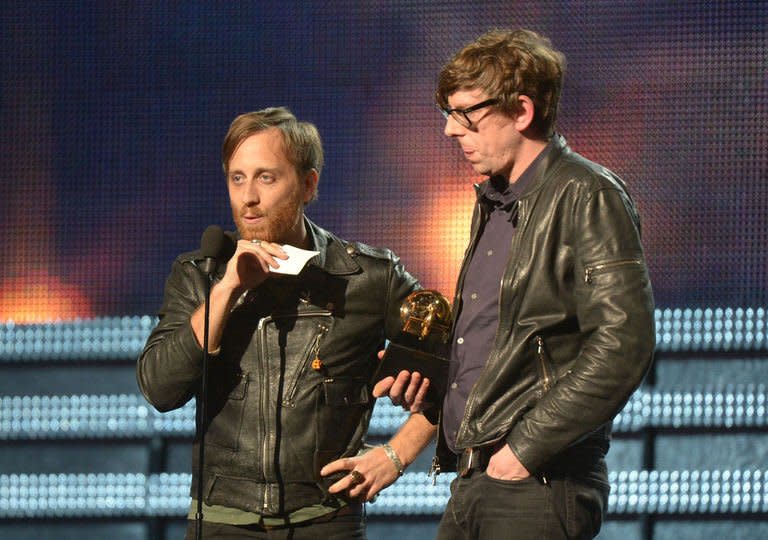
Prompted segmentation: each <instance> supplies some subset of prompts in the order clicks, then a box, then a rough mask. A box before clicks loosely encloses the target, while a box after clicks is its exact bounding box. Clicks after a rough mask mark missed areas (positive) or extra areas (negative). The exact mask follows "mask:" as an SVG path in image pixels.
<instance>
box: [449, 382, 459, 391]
mask: <svg viewBox="0 0 768 540" xmlns="http://www.w3.org/2000/svg"><path fill="white" fill-rule="evenodd" d="M458 387H459V385H458V384H456V383H451V388H453V389H454V390H456V389H457V388H458Z"/></svg>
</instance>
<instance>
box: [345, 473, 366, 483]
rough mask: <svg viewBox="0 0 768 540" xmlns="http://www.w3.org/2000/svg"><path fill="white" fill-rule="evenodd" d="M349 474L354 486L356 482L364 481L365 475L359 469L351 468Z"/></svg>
mask: <svg viewBox="0 0 768 540" xmlns="http://www.w3.org/2000/svg"><path fill="white" fill-rule="evenodd" d="M349 476H351V477H352V484H353V485H355V486H356V485H357V484H362V483H363V482H365V477H364V476H363V475H362V473H361V472H360V471H355V470H352V471H350V473H349Z"/></svg>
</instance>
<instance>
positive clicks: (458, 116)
mask: <svg viewBox="0 0 768 540" xmlns="http://www.w3.org/2000/svg"><path fill="white" fill-rule="evenodd" d="M498 104H499V99H498V98H491V99H486V100H485V101H481V102H480V103H476V104H475V105H472V106H471V107H467V108H466V109H443V108H442V107H441V106H440V105H438V106H437V108H438V109H440V112H441V113H442V114H443V116H444V117H445V119H446V120H448V118H449V117H453V119H454V120H456V122H458V124H459V125H460V126H462V127H464V128H467V129H469V128H471V127H472V120H470V119H469V116H467V115H468V114H469V113H471V112H475V111H478V110H480V109H484V108H486V107H490V106H491V105H498Z"/></svg>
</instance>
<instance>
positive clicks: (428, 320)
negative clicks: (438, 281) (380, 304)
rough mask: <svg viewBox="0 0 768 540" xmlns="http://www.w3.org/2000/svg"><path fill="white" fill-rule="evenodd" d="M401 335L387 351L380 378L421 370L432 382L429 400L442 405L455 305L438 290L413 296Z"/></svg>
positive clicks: (405, 309)
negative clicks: (452, 314)
mask: <svg viewBox="0 0 768 540" xmlns="http://www.w3.org/2000/svg"><path fill="white" fill-rule="evenodd" d="M400 320H401V321H402V323H403V326H402V329H401V330H400V333H399V334H398V335H397V337H395V338H394V339H393V340H392V341H390V343H389V345H387V349H386V351H385V352H384V358H383V359H382V361H381V364H380V365H379V371H378V373H377V376H376V379H377V380H379V379H382V378H384V377H387V376H393V377H397V374H398V373H400V372H401V371H403V370H406V371H410V372H414V371H418V372H419V373H421V374H422V376H424V377H427V378H428V379H429V380H430V385H429V390H428V391H427V396H426V400H427V401H428V402H430V403H433V404H439V403H440V402H441V401H442V399H443V395H444V394H445V387H446V384H447V377H448V339H449V338H450V327H451V304H450V303H449V302H448V300H447V299H446V298H445V296H443V295H442V294H440V293H439V292H437V291H434V290H429V289H425V290H421V291H416V292H413V293H411V294H410V295H409V296H408V297H407V298H406V299H405V300H404V301H403V304H402V306H400Z"/></svg>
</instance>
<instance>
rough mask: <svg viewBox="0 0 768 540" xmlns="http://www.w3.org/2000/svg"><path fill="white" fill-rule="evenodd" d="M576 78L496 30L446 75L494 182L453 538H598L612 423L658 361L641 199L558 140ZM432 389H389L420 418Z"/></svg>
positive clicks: (441, 452)
mask: <svg viewBox="0 0 768 540" xmlns="http://www.w3.org/2000/svg"><path fill="white" fill-rule="evenodd" d="M564 68H565V58H564V56H563V55H562V54H561V53H560V52H558V51H557V50H555V49H553V48H552V46H551V43H550V42H549V40H548V39H546V38H544V37H541V36H539V35H537V34H535V33H533V32H530V31H526V30H517V31H501V30H493V31H490V32H487V33H486V34H484V35H482V36H480V37H479V38H478V39H477V40H475V41H474V42H472V43H470V44H469V45H467V46H466V47H464V48H463V49H462V50H461V51H459V52H458V53H457V54H456V55H455V56H454V57H453V59H451V60H450V61H449V62H448V64H447V65H446V66H445V67H444V68H443V70H442V72H441V73H440V76H439V82H438V89H437V104H438V106H439V108H440V109H441V110H442V112H443V114H444V116H445V119H446V123H445V134H446V135H447V136H448V137H451V138H453V139H454V140H455V141H456V142H457V143H458V144H459V147H460V148H461V151H462V152H463V153H464V156H465V157H466V159H467V160H468V161H469V163H470V164H471V166H472V168H473V169H474V170H475V171H476V172H477V173H480V174H481V175H484V176H487V177H488V179H487V180H485V181H484V182H482V183H481V184H479V185H476V186H475V188H476V192H477V204H476V206H475V210H474V215H473V218H472V226H471V227H472V228H471V237H470V243H469V246H468V248H467V250H466V253H465V256H464V261H463V262H462V266H461V272H460V274H459V280H458V284H457V288H456V296H455V299H454V304H453V312H454V323H453V328H452V337H451V339H452V342H451V343H452V346H451V349H452V350H451V358H450V360H451V362H450V372H449V378H448V389H447V393H446V397H445V400H444V402H443V404H442V409H441V414H440V426H439V430H438V434H439V442H438V451H437V457H436V460H435V469H436V472H440V471H446V470H457V472H458V476H457V478H456V479H455V480H454V481H453V483H452V484H451V498H450V500H449V502H448V506H447V509H446V512H445V513H444V515H443V518H442V521H441V523H440V527H439V531H438V538H440V539H459V538H461V539H466V538H510V537H512V536H514V538H516V539H541V538H546V539H561V538H562V539H564V538H592V537H594V536H595V535H597V533H598V531H599V529H600V526H601V522H602V518H603V514H604V512H605V509H606V506H607V502H608V491H609V486H608V477H607V471H606V465H605V460H604V457H605V454H606V452H607V451H608V446H609V438H610V431H611V421H612V419H613V417H614V416H615V415H616V414H617V412H618V411H619V410H620V409H621V408H622V406H623V405H624V404H625V402H626V401H627V399H628V398H629V396H630V394H631V393H632V392H633V391H634V390H635V388H637V386H638V385H639V384H640V382H641V380H642V378H643V376H644V375H645V373H646V371H647V369H648V367H649V365H650V363H651V361H652V356H653V349H654V345H655V333H654V324H653V298H652V293H651V285H650V282H649V278H648V272H647V269H646V265H645V260H644V256H643V249H642V246H641V244H640V225H639V220H638V216H637V212H636V210H635V205H634V203H633V201H632V199H631V198H630V196H629V195H628V193H627V191H626V189H625V186H624V183H623V182H622V181H621V179H619V178H618V177H617V176H616V175H615V174H613V173H612V172H611V171H609V170H608V169H606V168H604V167H602V166H600V165H598V164H596V163H593V162H591V161H588V160H587V159H585V158H584V157H582V156H580V155H578V154H576V153H575V152H573V151H572V150H571V149H570V148H569V147H568V145H567V144H566V141H565V139H564V138H563V137H562V136H560V135H559V134H556V133H555V131H554V127H555V119H556V116H557V108H558V101H559V97H560V89H561V86H562V78H563V72H564ZM420 382H421V377H420V375H417V374H415V375H411V374H409V373H408V372H403V373H401V374H400V376H399V377H397V379H396V380H393V379H392V378H388V379H384V380H382V381H381V382H380V383H379V384H378V385H377V386H376V389H375V391H374V392H375V394H377V395H381V394H384V393H387V392H388V393H389V395H390V398H391V399H392V400H393V402H395V403H398V404H402V405H403V406H404V407H405V408H408V409H410V410H412V411H417V410H420V409H422V408H423V407H424V403H423V400H422V399H421V398H420V397H417V396H422V395H424V393H423V392H422V391H421V390H422V389H423V385H421V386H420ZM390 385H391V386H390ZM427 413H428V416H432V417H436V416H437V414H435V413H436V411H427ZM429 413H432V414H431V415H430V414H429Z"/></svg>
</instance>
